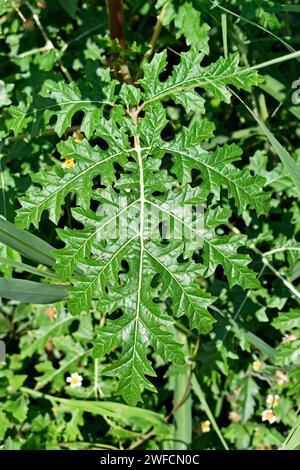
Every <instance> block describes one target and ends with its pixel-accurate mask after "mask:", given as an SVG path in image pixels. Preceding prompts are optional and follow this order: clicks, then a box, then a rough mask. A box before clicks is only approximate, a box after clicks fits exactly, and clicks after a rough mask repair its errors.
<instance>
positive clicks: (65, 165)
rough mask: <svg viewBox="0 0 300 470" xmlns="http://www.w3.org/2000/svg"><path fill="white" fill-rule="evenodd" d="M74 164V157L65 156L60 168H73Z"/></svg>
mask: <svg viewBox="0 0 300 470" xmlns="http://www.w3.org/2000/svg"><path fill="white" fill-rule="evenodd" d="M74 165H75V160H74V158H71V157H70V158H66V160H65V161H64V162H63V163H62V164H61V167H62V168H68V169H69V168H73V166H74Z"/></svg>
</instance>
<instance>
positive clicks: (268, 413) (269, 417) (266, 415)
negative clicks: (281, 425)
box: [261, 409, 277, 424]
mask: <svg viewBox="0 0 300 470" xmlns="http://www.w3.org/2000/svg"><path fill="white" fill-rule="evenodd" d="M261 420H262V421H269V423H270V424H273V423H276V421H277V417H276V416H275V414H274V411H273V410H270V409H268V410H264V411H263V412H262V414H261Z"/></svg>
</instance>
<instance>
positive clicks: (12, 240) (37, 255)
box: [0, 217, 55, 267]
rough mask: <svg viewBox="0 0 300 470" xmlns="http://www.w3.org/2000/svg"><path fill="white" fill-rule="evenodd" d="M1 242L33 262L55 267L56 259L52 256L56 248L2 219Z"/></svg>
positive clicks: (0, 220) (0, 226)
mask: <svg viewBox="0 0 300 470" xmlns="http://www.w3.org/2000/svg"><path fill="white" fill-rule="evenodd" d="M0 241H1V242H2V243H4V244H5V245H7V246H10V247H11V248H13V249H14V250H16V251H18V252H19V253H21V254H22V255H24V256H26V257H27V258H29V259H32V260H33V261H36V262H38V263H41V264H44V265H46V266H50V267H51V266H53V265H54V264H55V258H54V257H53V256H52V255H51V253H52V252H53V250H54V248H53V247H52V246H51V245H49V243H47V242H45V241H44V240H42V239H41V238H39V237H37V236H35V235H33V234H32V233H30V232H26V231H25V230H21V229H18V228H16V227H15V225H14V224H12V223H10V222H8V221H7V220H5V219H4V218H3V217H0Z"/></svg>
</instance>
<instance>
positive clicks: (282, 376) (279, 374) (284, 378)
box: [275, 370, 289, 385]
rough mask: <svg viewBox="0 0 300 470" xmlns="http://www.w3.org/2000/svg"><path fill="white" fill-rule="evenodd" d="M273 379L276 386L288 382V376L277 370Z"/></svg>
mask: <svg viewBox="0 0 300 470" xmlns="http://www.w3.org/2000/svg"><path fill="white" fill-rule="evenodd" d="M275 379H276V382H277V383H278V385H284V384H287V383H288V382H289V378H288V376H287V375H286V374H285V373H284V372H282V370H277V371H276V372H275Z"/></svg>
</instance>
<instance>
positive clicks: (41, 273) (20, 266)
mask: <svg viewBox="0 0 300 470" xmlns="http://www.w3.org/2000/svg"><path fill="white" fill-rule="evenodd" d="M0 263H3V264H6V265H10V266H12V267H13V268H15V269H18V270H19V271H25V272H27V273H31V274H36V275H37V276H41V277H47V278H51V279H57V276H56V274H55V273H53V272H50V271H42V270H41V269H38V268H35V267H34V266H30V265H29V264H25V263H20V262H19V261H14V260H12V259H9V258H2V257H0Z"/></svg>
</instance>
